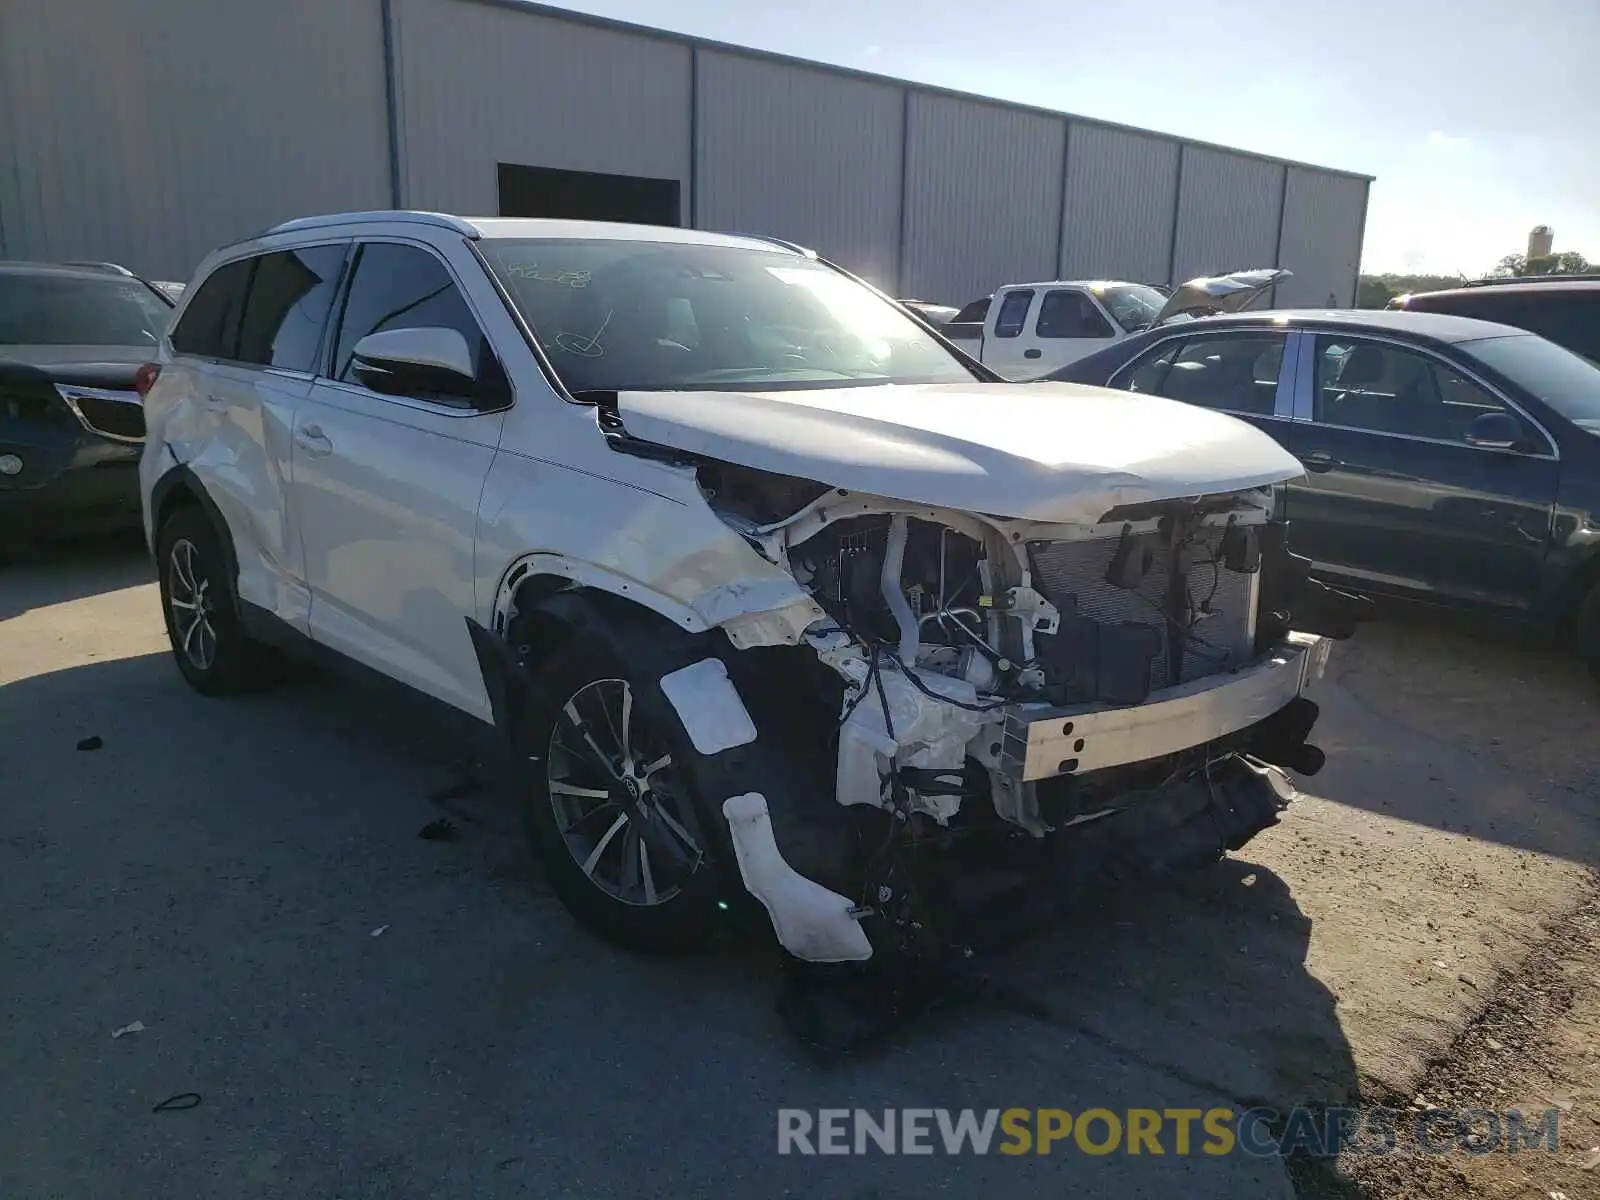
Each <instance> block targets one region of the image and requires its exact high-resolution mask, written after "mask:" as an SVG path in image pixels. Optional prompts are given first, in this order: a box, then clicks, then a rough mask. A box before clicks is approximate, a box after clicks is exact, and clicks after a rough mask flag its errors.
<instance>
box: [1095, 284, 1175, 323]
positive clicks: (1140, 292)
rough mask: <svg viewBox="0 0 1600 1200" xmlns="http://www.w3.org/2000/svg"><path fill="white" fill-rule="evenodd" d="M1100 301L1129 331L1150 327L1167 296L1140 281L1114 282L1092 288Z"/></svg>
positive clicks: (1117, 321) (1115, 319)
mask: <svg viewBox="0 0 1600 1200" xmlns="http://www.w3.org/2000/svg"><path fill="white" fill-rule="evenodd" d="M1093 291H1094V294H1095V296H1096V297H1097V298H1098V299H1099V301H1100V303H1101V304H1103V305H1105V306H1106V311H1107V312H1109V313H1110V314H1111V317H1112V319H1113V320H1114V321H1116V323H1117V324H1118V325H1121V326H1122V328H1123V329H1125V330H1127V331H1128V332H1129V333H1137V332H1138V331H1139V330H1141V329H1148V328H1150V325H1151V323H1152V322H1153V321H1154V320H1155V319H1156V314H1157V313H1158V312H1160V311H1161V307H1162V305H1164V304H1166V302H1167V298H1166V297H1165V296H1163V295H1162V294H1161V293H1160V292H1158V291H1156V289H1155V288H1153V287H1146V286H1145V285H1144V284H1142V283H1114V284H1111V285H1109V286H1107V287H1097V288H1094V289H1093Z"/></svg>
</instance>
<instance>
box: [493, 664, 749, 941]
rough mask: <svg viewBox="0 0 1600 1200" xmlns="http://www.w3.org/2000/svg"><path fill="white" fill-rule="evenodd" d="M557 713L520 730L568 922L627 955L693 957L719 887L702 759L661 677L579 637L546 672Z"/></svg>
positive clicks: (542, 677) (539, 716)
mask: <svg viewBox="0 0 1600 1200" xmlns="http://www.w3.org/2000/svg"><path fill="white" fill-rule="evenodd" d="M537 682H538V685H539V688H538V690H539V693H540V695H541V696H543V697H547V698H548V699H549V700H550V702H551V707H549V708H548V709H547V708H544V707H540V708H537V709H534V710H532V711H530V712H529V713H528V714H527V715H526V716H525V718H524V720H523V723H522V728H521V729H520V730H518V732H517V738H516V741H517V747H516V748H517V752H518V757H519V759H521V760H522V761H523V762H524V763H525V764H526V767H527V771H526V777H525V783H524V785H523V786H522V788H521V789H520V790H521V792H522V796H523V803H524V818H525V825H526V828H527V832H528V836H529V840H530V842H531V844H532V846H533V849H534V852H535V854H536V855H537V856H538V858H539V859H540V860H541V861H542V862H543V863H544V866H545V870H546V872H547V874H548V877H549V880H550V885H551V887H552V888H553V889H554V891H555V893H556V895H557V897H558V898H559V899H560V900H561V902H562V904H564V905H565V906H566V908H567V910H568V911H569V912H571V913H572V915H573V916H575V917H577V918H578V920H580V921H581V922H583V923H584V924H585V925H587V926H588V927H589V928H591V929H593V930H594V931H595V932H597V933H599V934H600V935H601V936H603V937H605V938H607V939H609V940H610V941H612V942H615V943H617V944H618V945H621V946H624V947H626V948H628V949H632V950H640V951H645V952H651V953H673V952H682V951H686V950H690V949H693V948H695V947H697V946H699V945H701V944H702V943H704V942H705V941H706V939H707V938H708V937H709V936H710V935H711V933H712V932H713V930H714V928H715V925H716V917H717V912H718V908H717V899H718V889H719V881H718V874H717V871H716V869H715V865H714V863H713V861H712V859H713V856H714V853H715V850H714V845H715V842H714V839H713V836H712V832H711V831H712V828H713V827H712V825H711V820H712V819H713V816H712V814H711V813H710V812H709V811H708V809H707V806H706V805H704V804H703V803H702V801H701V799H700V797H699V796H698V795H697V794H696V792H695V788H694V783H693V777H694V770H693V763H694V755H695V751H694V748H693V746H692V744H691V743H690V741H689V738H688V735H687V734H686V733H685V732H684V729H683V726H682V725H681V723H680V722H679V721H678V716H677V713H676V712H675V711H674V710H673V708H672V705H671V704H670V703H668V701H667V699H666V697H665V696H664V695H663V694H662V692H661V689H660V687H659V686H658V685H657V684H656V681H655V680H654V679H651V680H649V681H648V682H645V681H641V680H637V679H635V678H634V677H633V672H631V671H630V669H629V667H628V665H627V664H626V663H623V662H621V661H619V660H618V658H617V657H616V655H615V654H613V653H612V652H611V651H610V649H609V648H608V647H607V646H606V645H605V644H604V643H602V642H601V641H600V640H599V639H597V638H593V637H589V636H585V635H583V634H579V635H577V636H575V637H574V638H572V639H571V641H569V642H568V643H567V644H566V645H565V646H563V647H562V649H561V651H560V652H559V653H558V654H557V655H556V656H555V657H554V658H553V659H552V660H551V661H550V662H549V663H547V664H546V665H545V666H544V668H543V669H542V670H540V671H539V673H538V677H537Z"/></svg>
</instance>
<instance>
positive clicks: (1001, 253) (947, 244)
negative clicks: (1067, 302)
mask: <svg viewBox="0 0 1600 1200" xmlns="http://www.w3.org/2000/svg"><path fill="white" fill-rule="evenodd" d="M907 117H908V120H907V123H906V124H907V130H906V132H907V144H906V187H905V207H906V213H905V246H904V261H903V263H902V265H901V279H900V288H901V294H902V295H910V296H916V297H918V298H920V299H925V300H932V301H937V302H940V303H945V304H965V303H966V302H967V301H969V300H972V299H974V298H976V297H978V296H982V295H984V294H985V293H987V292H991V291H993V290H994V289H995V288H997V287H1000V286H1001V285H1003V284H1007V283H1018V282H1022V281H1025V280H1032V279H1041V278H1047V277H1049V276H1052V275H1054V274H1055V271H1056V243H1057V240H1058V239H1059V237H1060V233H1061V155H1062V147H1063V143H1064V141H1065V140H1066V122H1065V121H1064V120H1063V119H1061V118H1057V117H1049V116H1043V115H1041V114H1038V113H1034V112H1026V111H1022V110H1019V109H1012V108H1005V107H1002V106H1000V105H996V104H981V103H977V102H974V101H971V100H963V99H958V98H956V97H951V96H943V95H937V94H933V93H928V92H913V93H912V94H911V98H910V101H909V110H908V113H907Z"/></svg>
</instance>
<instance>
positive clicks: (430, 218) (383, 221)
mask: <svg viewBox="0 0 1600 1200" xmlns="http://www.w3.org/2000/svg"><path fill="white" fill-rule="evenodd" d="M372 225H421V226H428V227H432V228H444V229H450V230H453V231H455V232H456V233H459V234H461V235H462V236H463V237H469V238H550V239H560V238H584V239H590V240H601V239H615V240H617V241H631V242H677V243H682V244H686V245H697V246H739V247H743V248H745V249H752V250H755V249H765V250H772V249H779V250H785V251H787V252H789V253H792V254H808V253H809V252H808V251H805V250H803V249H802V248H801V247H799V246H795V245H792V244H790V243H788V242H784V241H780V240H779V239H777V238H768V237H762V236H760V235H758V234H733V233H711V232H708V231H706V230H702V229H680V228H678V227H676V226H670V225H627V224H622V223H619V222H614V221H576V220H565V219H559V218H550V217H458V216H452V215H450V214H447V213H432V212H416V211H412V210H409V209H396V210H392V211H391V210H378V211H372V212H345V213H327V214H325V215H322V216H315V217H300V218H298V219H296V220H293V221H285V222H283V223H282V224H281V225H274V226H273V227H272V228H271V229H268V230H266V231H264V232H262V233H260V234H258V235H257V236H256V237H254V238H247V239H245V240H246V241H256V240H258V239H259V238H265V237H271V236H275V235H277V234H281V233H298V232H300V231H301V230H313V229H330V228H338V227H347V228H350V227H353V228H359V227H361V226H372Z"/></svg>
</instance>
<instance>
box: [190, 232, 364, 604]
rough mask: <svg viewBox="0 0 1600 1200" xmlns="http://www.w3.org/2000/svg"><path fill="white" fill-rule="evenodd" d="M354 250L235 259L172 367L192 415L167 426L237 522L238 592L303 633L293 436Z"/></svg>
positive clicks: (223, 270) (219, 274)
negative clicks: (347, 254) (344, 270)
mask: <svg viewBox="0 0 1600 1200" xmlns="http://www.w3.org/2000/svg"><path fill="white" fill-rule="evenodd" d="M345 252H346V246H345V244H344V243H331V244H325V245H316V246H305V247H297V248H295V249H292V250H282V251H274V252H271V253H267V254H258V255H254V256H252V257H250V258H245V259H240V260H238V261H236V262H231V263H227V264H225V265H223V266H221V267H219V268H218V269H217V270H215V271H213V272H212V273H211V275H209V276H208V277H207V278H206V280H205V282H204V283H203V284H201V286H200V289H199V291H197V292H196V293H195V296H194V298H193V299H192V300H191V301H190V303H189V304H188V306H187V307H186V308H185V310H184V313H183V316H182V318H181V319H180V320H179V322H178V325H177V326H176V327H175V328H174V329H173V331H172V338H171V341H172V347H173V350H174V354H175V357H174V361H173V363H172V364H171V366H170V367H169V368H168V370H171V371H172V372H173V373H174V374H175V375H177V379H176V380H174V384H175V385H176V386H177V387H179V388H181V390H182V393H183V397H182V401H181V403H182V404H183V405H184V406H185V411H184V412H183V413H181V414H179V413H177V412H175V413H174V419H172V420H169V422H168V426H167V428H168V430H169V432H170V434H171V437H172V439H173V441H174V450H175V452H176V455H177V457H178V458H179V460H180V461H182V462H183V463H184V464H185V465H186V466H187V467H188V468H189V469H190V470H191V471H193V472H194V473H195V475H196V476H197V477H198V478H199V479H200V481H201V483H202V484H203V485H204V486H205V489H206V492H207V493H208V494H209V495H210V497H211V499H212V500H213V501H214V502H215V504H216V505H217V508H218V509H219V510H220V511H221V512H222V515H223V517H224V519H225V520H226V521H227V524H228V531H229V534H230V536H231V537H232V540H233V545H234V552H235V555H236V557H237V559H238V563H239V576H238V594H239V598H240V599H241V600H243V601H245V602H246V603H249V604H254V605H256V606H257V607H259V608H263V609H265V610H266V611H267V612H269V613H271V614H273V615H274V616H276V617H278V618H279V619H281V620H283V621H285V622H286V623H288V624H289V625H290V626H291V627H293V628H295V629H298V630H299V631H301V632H302V633H304V632H307V630H308V623H307V617H308V612H309V603H308V593H307V591H306V588H305V580H304V566H303V561H302V557H301V550H300V540H299V536H298V531H297V530H296V528H295V525H294V521H293V516H292V512H291V507H290V503H289V488H288V482H289V464H290V431H291V429H292V428H293V423H294V417H295V411H296V409H297V408H298V406H299V405H300V403H301V402H302V401H303V399H304V398H305V396H306V393H307V392H308V391H309V390H310V386H311V379H312V371H313V368H314V366H315V363H316V359H317V355H318V352H319V347H320V343H321V339H322V336H323V326H324V324H325V321H326V317H327V314H328V310H329V308H330V306H331V304H332V301H333V296H334V294H335V292H336V290H337V288H338V284H339V278H340V272H341V270H342V268H343V265H344V259H345ZM163 374H166V372H165V371H164V372H163Z"/></svg>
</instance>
